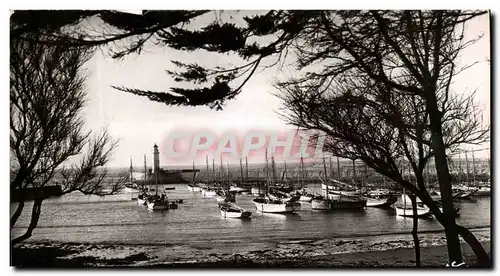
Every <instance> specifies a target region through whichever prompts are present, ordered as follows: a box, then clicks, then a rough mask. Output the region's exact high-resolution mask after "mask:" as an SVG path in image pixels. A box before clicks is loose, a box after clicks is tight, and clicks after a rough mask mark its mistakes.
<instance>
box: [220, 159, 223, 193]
mask: <svg viewBox="0 0 500 276" xmlns="http://www.w3.org/2000/svg"><path fill="white" fill-rule="evenodd" d="M220 186H221V187H223V188H224V165H222V155H221V156H220Z"/></svg>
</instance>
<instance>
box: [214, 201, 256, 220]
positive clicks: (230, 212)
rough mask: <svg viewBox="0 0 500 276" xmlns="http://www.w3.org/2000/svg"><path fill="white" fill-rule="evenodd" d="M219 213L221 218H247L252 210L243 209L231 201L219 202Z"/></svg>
mask: <svg viewBox="0 0 500 276" xmlns="http://www.w3.org/2000/svg"><path fill="white" fill-rule="evenodd" d="M219 210H220V215H221V217H223V218H249V217H250V216H251V215H252V212H251V211H249V210H245V209H243V208H241V207H240V206H238V205H236V204H235V203H232V202H224V203H220V204H219Z"/></svg>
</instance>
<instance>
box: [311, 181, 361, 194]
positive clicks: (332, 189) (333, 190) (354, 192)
mask: <svg viewBox="0 0 500 276" xmlns="http://www.w3.org/2000/svg"><path fill="white" fill-rule="evenodd" d="M321 189H323V190H326V184H321ZM328 192H329V193H331V194H335V195H346V196H360V195H361V192H360V191H338V190H337V189H336V188H335V187H334V186H331V185H328Z"/></svg>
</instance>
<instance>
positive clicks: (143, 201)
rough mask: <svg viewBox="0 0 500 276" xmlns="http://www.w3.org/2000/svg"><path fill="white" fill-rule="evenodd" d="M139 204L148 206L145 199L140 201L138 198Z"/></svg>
mask: <svg viewBox="0 0 500 276" xmlns="http://www.w3.org/2000/svg"><path fill="white" fill-rule="evenodd" d="M137 204H138V205H146V200H145V199H140V198H138V199H137Z"/></svg>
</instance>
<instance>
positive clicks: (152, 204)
mask: <svg viewBox="0 0 500 276" xmlns="http://www.w3.org/2000/svg"><path fill="white" fill-rule="evenodd" d="M153 156H154V159H153V168H154V174H155V191H156V194H155V195H151V196H148V197H146V205H147V206H148V209H149V210H153V211H154V210H167V209H168V208H169V202H168V198H167V195H166V194H165V193H163V194H162V195H161V196H159V195H158V171H159V170H160V161H159V160H160V158H159V156H160V152H159V151H158V146H157V145H156V144H155V145H154V147H153ZM162 190H164V187H163V185H162Z"/></svg>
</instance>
